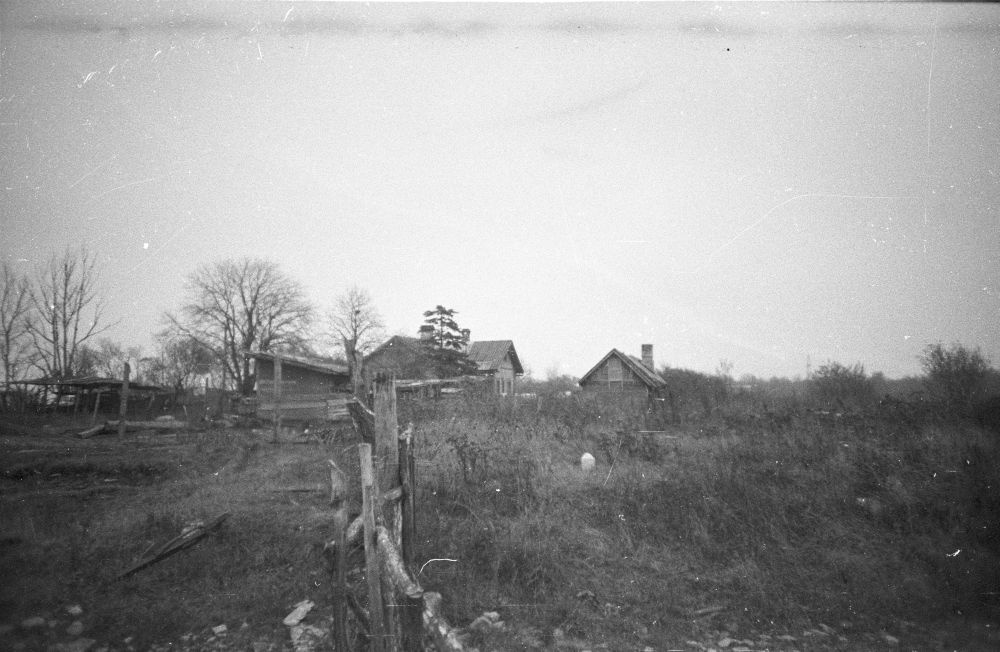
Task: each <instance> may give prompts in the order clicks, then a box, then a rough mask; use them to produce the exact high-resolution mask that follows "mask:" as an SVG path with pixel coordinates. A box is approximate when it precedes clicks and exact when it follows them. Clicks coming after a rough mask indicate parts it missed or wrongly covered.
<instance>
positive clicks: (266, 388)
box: [250, 352, 351, 421]
mask: <svg viewBox="0 0 1000 652" xmlns="http://www.w3.org/2000/svg"><path fill="white" fill-rule="evenodd" d="M250 357H251V358H252V359H253V360H254V369H255V373H256V377H257V382H256V391H257V409H256V412H257V416H258V417H261V418H263V419H273V418H274V412H275V407H276V406H278V407H279V409H280V411H281V418H282V420H286V421H315V420H335V419H339V418H343V417H344V416H346V414H347V407H346V404H347V399H349V398H350V397H351V377H350V373H349V371H348V368H347V365H345V364H340V363H337V362H331V361H328V360H320V359H313V358H301V357H298V356H290V355H284V354H282V355H281V356H280V357H281V391H280V394H277V395H276V394H275V367H276V363H275V355H274V354H273V353H260V352H257V353H251V354H250Z"/></svg>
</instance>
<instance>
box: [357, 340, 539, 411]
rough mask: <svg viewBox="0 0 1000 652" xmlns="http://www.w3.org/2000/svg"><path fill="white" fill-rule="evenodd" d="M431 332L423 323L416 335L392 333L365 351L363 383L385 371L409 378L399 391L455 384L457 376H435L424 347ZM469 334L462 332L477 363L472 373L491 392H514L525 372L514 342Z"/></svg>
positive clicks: (467, 348)
mask: <svg viewBox="0 0 1000 652" xmlns="http://www.w3.org/2000/svg"><path fill="white" fill-rule="evenodd" d="M432 331H433V327H431V326H422V327H421V328H420V336H419V337H407V336H405V335H394V336H393V337H391V338H389V339H388V340H387V341H386V342H384V343H383V344H382V345H380V346H379V347H378V348H376V349H375V350H374V351H372V352H371V353H370V354H368V356H367V357H366V358H365V364H364V378H365V383H366V384H371V382H372V380H373V379H374V378H375V376H376V375H378V374H380V373H385V374H393V375H395V376H396V379H397V381H412V382H407V383H402V382H400V384H399V385H397V388H399V389H400V390H401V391H403V390H404V389H406V388H411V389H419V388H422V387H424V386H428V387H430V386H433V387H439V386H440V388H444V385H442V384H441V383H442V381H445V385H448V384H449V383H450V385H455V386H457V384H458V381H459V380H460V379H444V378H438V377H437V375H436V374H435V372H434V362H433V360H431V358H430V357H429V356H428V355H427V349H426V348H425V347H426V341H427V340H429V339H430V337H431V333H432ZM469 335H470V333H469V331H468V329H466V330H463V331H462V337H463V339H464V344H463V347H464V351H465V353H466V355H467V356H468V357H469V360H470V361H472V362H474V363H475V365H476V374H475V375H476V376H478V377H481V378H482V379H483V380H487V381H488V383H489V384H488V387H489V390H490V392H491V393H495V394H504V395H510V394H513V393H514V384H515V381H516V378H517V377H518V376H520V375H522V374H523V373H524V368H523V367H522V366H521V360H520V358H518V356H517V351H516V350H515V349H514V343H513V342H512V341H510V340H492V341H484V342H471V341H470V339H469ZM465 379H466V380H468V379H469V378H468V377H465ZM415 381H424V382H415ZM438 391H439V390H438Z"/></svg>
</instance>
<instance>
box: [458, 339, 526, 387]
mask: <svg viewBox="0 0 1000 652" xmlns="http://www.w3.org/2000/svg"><path fill="white" fill-rule="evenodd" d="M467 354H468V356H469V359H470V360H472V361H473V362H475V363H476V367H477V368H478V373H479V375H482V376H486V377H488V378H490V379H491V380H492V382H493V392H494V393H496V394H501V395H503V396H512V395H513V394H514V393H515V391H516V390H515V387H514V385H515V383H516V381H517V377H518V376H522V375H524V368H523V367H522V366H521V360H520V358H518V357H517V350H516V349H515V348H514V343H513V342H512V341H510V340H487V341H483V342H472V343H471V344H469V348H468V351H467Z"/></svg>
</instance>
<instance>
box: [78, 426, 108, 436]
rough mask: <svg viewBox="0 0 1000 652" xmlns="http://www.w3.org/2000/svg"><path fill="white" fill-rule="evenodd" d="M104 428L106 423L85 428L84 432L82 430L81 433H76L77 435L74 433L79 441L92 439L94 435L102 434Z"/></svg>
mask: <svg viewBox="0 0 1000 652" xmlns="http://www.w3.org/2000/svg"><path fill="white" fill-rule="evenodd" d="M106 426H107V424H106V423H102V424H99V425H96V426H93V427H91V428H87V429H86V430H84V431H82V432H78V433H76V436H77V437H79V438H80V439H86V438H88V437H93V436H94V435H99V434H101V433H102V432H104V428H105V427H106Z"/></svg>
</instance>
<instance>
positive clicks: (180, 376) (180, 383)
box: [139, 331, 216, 398]
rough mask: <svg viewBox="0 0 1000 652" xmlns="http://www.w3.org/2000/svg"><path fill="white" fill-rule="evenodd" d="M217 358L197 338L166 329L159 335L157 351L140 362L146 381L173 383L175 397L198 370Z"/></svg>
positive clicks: (188, 385) (171, 385) (207, 367)
mask: <svg viewBox="0 0 1000 652" xmlns="http://www.w3.org/2000/svg"><path fill="white" fill-rule="evenodd" d="M215 359H216V358H215V355H214V353H213V352H212V351H211V350H210V349H208V348H207V347H206V346H204V345H203V344H201V343H199V342H198V341H197V340H195V339H193V338H191V337H188V336H186V335H176V334H172V333H171V332H169V331H167V332H164V333H161V334H160V335H159V336H157V352H156V355H155V356H150V357H148V358H142V359H141V360H140V361H139V362H140V369H142V371H143V374H144V377H145V379H146V381H147V382H150V383H153V384H155V385H160V386H164V387H170V388H171V389H173V391H174V397H175V398H176V397H177V396H178V395H179V394H181V393H182V392H184V391H185V390H186V389H188V388H189V387H190V385H191V382H192V381H193V380H194V378H195V377H196V376H197V375H198V374H199V373H204V372H205V371H207V370H208V369H210V368H211V367H212V365H213V363H214V362H215Z"/></svg>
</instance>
